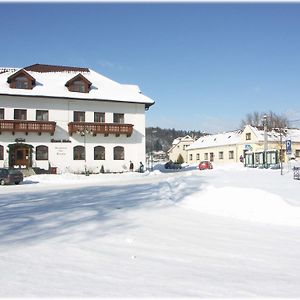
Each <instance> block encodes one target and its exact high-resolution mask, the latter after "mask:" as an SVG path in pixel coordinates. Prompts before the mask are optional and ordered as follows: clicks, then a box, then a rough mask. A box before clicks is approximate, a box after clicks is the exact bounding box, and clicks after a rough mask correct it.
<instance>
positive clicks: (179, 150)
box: [168, 141, 194, 163]
mask: <svg viewBox="0 0 300 300" xmlns="http://www.w3.org/2000/svg"><path fill="white" fill-rule="evenodd" d="M193 142H194V141H180V142H179V143H178V144H177V145H175V146H174V147H173V148H171V150H170V151H169V153H168V154H169V159H170V160H172V161H174V162H175V161H177V159H178V156H179V154H181V155H182V157H183V159H184V162H186V163H187V162H188V155H187V151H186V150H185V149H186V147H188V146H189V145H191V144H192V143H193Z"/></svg>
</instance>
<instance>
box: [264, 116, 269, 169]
mask: <svg viewBox="0 0 300 300" xmlns="http://www.w3.org/2000/svg"><path fill="white" fill-rule="evenodd" d="M267 119H268V117H267V115H264V117H263V125H264V165H265V168H266V167H267V150H268V133H267V130H268V126H267V125H268V121H267Z"/></svg>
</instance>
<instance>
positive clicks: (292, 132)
mask: <svg viewBox="0 0 300 300" xmlns="http://www.w3.org/2000/svg"><path fill="white" fill-rule="evenodd" d="M286 140H291V142H292V154H291V155H290V156H287V155H286V153H285V148H286V146H285V141H286ZM267 145H268V149H267V151H266V153H264V130H263V128H261V127H253V126H250V125H246V126H245V127H244V129H243V130H235V131H229V132H224V133H219V134H213V135H207V136H203V137H201V138H199V139H198V140H197V141H195V142H194V143H192V144H191V145H190V146H189V147H187V148H186V155H187V158H188V163H197V162H199V161H201V160H209V161H211V162H217V163H230V162H236V163H237V162H240V160H241V158H242V159H243V162H245V164H246V165H248V166H258V165H263V164H264V163H267V164H268V165H272V164H277V163H278V161H279V155H280V151H281V149H282V155H283V159H284V160H285V161H287V160H288V159H289V158H296V159H297V158H299V159H300V129H285V130H283V131H282V132H281V131H280V130H278V129H272V130H271V131H268V132H267ZM265 156H266V157H265Z"/></svg>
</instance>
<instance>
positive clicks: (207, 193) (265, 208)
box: [179, 185, 300, 226]
mask: <svg viewBox="0 0 300 300" xmlns="http://www.w3.org/2000/svg"><path fill="white" fill-rule="evenodd" d="M179 205H180V206H183V207H186V208H190V209H194V210H197V211H201V212H203V213H209V214H214V215H218V216H224V217H233V218H238V219H242V220H248V221H253V222H261V223H269V224H277V225H293V226H300V207H295V206H292V205H290V204H288V203H287V202H285V201H284V200H283V199H282V198H281V197H280V196H278V195H275V194H273V193H270V192H267V191H263V190H260V189H250V188H238V187H234V186H228V187H221V188H215V187H214V186H212V185H209V186H207V187H206V188H205V189H204V190H202V191H200V192H197V193H194V194H192V195H189V196H187V197H185V198H184V199H183V200H182V202H180V204H179Z"/></svg>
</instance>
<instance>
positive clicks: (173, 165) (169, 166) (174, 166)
mask: <svg viewBox="0 0 300 300" xmlns="http://www.w3.org/2000/svg"><path fill="white" fill-rule="evenodd" d="M165 169H181V164H178V163H174V162H173V161H172V160H170V161H168V162H167V163H166V164H165Z"/></svg>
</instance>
